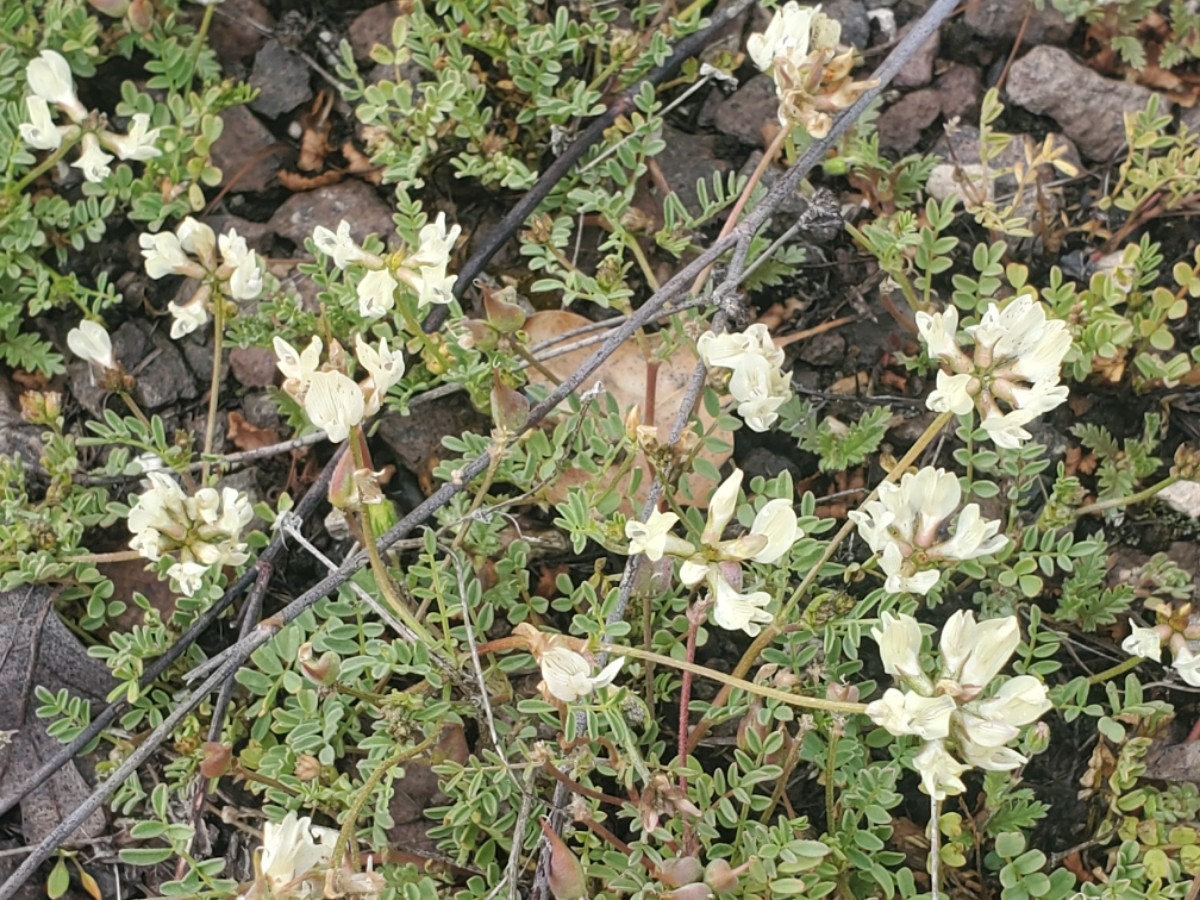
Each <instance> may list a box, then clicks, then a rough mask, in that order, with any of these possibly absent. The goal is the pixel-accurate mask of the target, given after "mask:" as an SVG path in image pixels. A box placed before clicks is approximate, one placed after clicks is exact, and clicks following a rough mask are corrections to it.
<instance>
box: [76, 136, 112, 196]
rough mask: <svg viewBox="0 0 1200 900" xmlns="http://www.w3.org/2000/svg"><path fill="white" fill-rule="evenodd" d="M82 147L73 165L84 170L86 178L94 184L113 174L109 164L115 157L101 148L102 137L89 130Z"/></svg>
mask: <svg viewBox="0 0 1200 900" xmlns="http://www.w3.org/2000/svg"><path fill="white" fill-rule="evenodd" d="M80 147H81V152H80V154H79V159H77V160H75V162H73V163H71V165H72V166H73V167H74V168H76V169H78V170H79V171H80V172H82V173H83V177H84V178H85V179H86V180H88V181H90V182H92V183H93V184H99V183H100V182H102V181H103V180H104V179H105V178H107V177H108V176H109V175H111V174H112V169H111V168H110V167H109V165H108V164H109V163H110V162H112V160H113V158H112V157H111V156H110V155H109V154H107V153H105V152H104V151H103V150H101V149H100V139H99V138H97V137H96V135H95V134H94V133H93V132H90V131H89V132H86V133H85V134H84V136H83V139H82V140H81V141H80Z"/></svg>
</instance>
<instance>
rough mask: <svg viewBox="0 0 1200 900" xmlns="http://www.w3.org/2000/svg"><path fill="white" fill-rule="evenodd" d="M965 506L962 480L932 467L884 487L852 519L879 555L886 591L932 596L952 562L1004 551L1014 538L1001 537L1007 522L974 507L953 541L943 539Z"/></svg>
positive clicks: (961, 516)
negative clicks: (944, 530)
mask: <svg viewBox="0 0 1200 900" xmlns="http://www.w3.org/2000/svg"><path fill="white" fill-rule="evenodd" d="M961 500H962V488H961V487H960V486H959V483H958V477H957V476H956V475H954V474H953V473H951V472H946V471H945V470H944V469H934V468H931V467H929V466H926V467H925V468H923V469H921V470H919V471H918V472H916V473H915V474H914V473H912V472H909V473H906V474H905V475H904V476H903V477H902V478H901V479H900V484H899V485H896V484H890V483H885V484H881V485H880V486H879V496H878V499H876V500H872V501H871V502H870V503H867V504H866V505H865V506H864V507H863V508H862V509H861V510H854V511H852V512H851V513H850V518H851V520H852V521H854V523H855V524H856V525H857V526H858V533H859V534H860V535H861V536H862V538H863V540H865V541H866V542H867V544H868V545H869V546H870V548H871V549H872V550H873V551H874V552H876V553H878V554H879V559H880V566H881V567H882V569H883V571H884V573H885V574H886V575H887V580H886V581H885V582H884V589H885V590H887V591H888V592H889V593H893V594H899V593H904V592H911V593H916V594H927V593H929V591H931V590H932V589H933V588H934V586H935V585H936V584H937V583H938V581H939V579H940V578H941V571H942V569H943V568H944V567H945V564H946V563H947V562H952V561H954V560H966V559H976V558H978V557H980V556H988V555H990V554H992V553H996V552H997V551H999V550H1002V549H1003V548H1004V546H1005V545H1006V544H1007V543H1008V538H1006V537H1005V536H1004V535H1001V534H999V531H1000V527H1001V522H999V521H998V520H993V521H984V520H983V518H982V516H981V515H980V512H979V506H978V505H977V504H974V503H970V504H967V506H965V507H963V509H962V512H960V513H959V516H958V520H957V522H956V523H955V526H954V530H953V532H952V533H951V534H950V537H949V538H948V539H945V540H941V539H940V537H941V532H942V526H943V524H944V523H945V522H946V521H947V520H948V519H949V518H950V516H951V515H952V514H953V513H954V511H955V510H956V509H957V508H958V504H959V502H960V501H961Z"/></svg>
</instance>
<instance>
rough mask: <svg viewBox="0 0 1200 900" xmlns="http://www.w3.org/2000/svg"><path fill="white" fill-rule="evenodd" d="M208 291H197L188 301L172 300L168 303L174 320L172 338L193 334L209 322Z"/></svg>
mask: <svg viewBox="0 0 1200 900" xmlns="http://www.w3.org/2000/svg"><path fill="white" fill-rule="evenodd" d="M206 299H207V292H206V291H205V292H201V291H197V292H196V294H195V295H194V296H193V297H192V299H191V300H189V301H188V302H187V303H176V302H175V301H174V300H172V301H171V302H170V303H168V304H167V311H168V312H170V313H171V315H172V316H173V317H174V320H173V321H172V322H171V339H172V340H179V338H181V337H183V336H184V335H185V334H191V333H192V332H193V331H195V330H196V329H197V328H203V327H204V326H205V325H207V324H208V318H209V316H208V304H207V303H205V300H206Z"/></svg>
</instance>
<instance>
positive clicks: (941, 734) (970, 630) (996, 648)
mask: <svg viewBox="0 0 1200 900" xmlns="http://www.w3.org/2000/svg"><path fill="white" fill-rule="evenodd" d="M871 636H872V637H873V638H875V641H876V643H877V644H879V654H880V658H881V660H882V661H883V668H884V671H886V672H887V673H888V674H889V675H891V676H892V677H893V678H895V679H896V680H897V681H899V682H900V684H901V685H903V687H904V688H905V689H904V690H899V689H897V688H888V690H887V691H886V692H885V693H884V695H883V697H882V698H881V699H879V700H876V701H874V702H873V703H870V704H868V705H867V715H868V716H870V718H871V720H872V721H873V722H875V724H877V725H880V726H882V727H883V728H886V729H887V730H888V731H889V732H890V733H892V734H894V735H906V734H911V735H916V736H917V737H920V738H921V739H922V740H923V741H924V742H925V743H924V745H923V746H922V747H921V749H920V751H919V752H918V753H917V755H916V757H915V758H914V759H913V765H914V766H915V768H916V769H917V772H918V773H919V774H920V776H921V786H922V789H923V790H924V791H925V792H926V793H927V794H929V795H930V796H932V797H933V798H935V799H937V800H944V799H945V798H946V796H947V795H948V794H961V793H962V792H963V791H964V790H966V787H965V786H964V785H963V782H962V777H961V776H962V774H963V773H964V772H965V771H967V770H968V769H970V768H972V767H976V768H980V769H987V770H989V771H993V772H1007V771H1009V770H1011V769H1015V768H1017V767H1018V766H1021V765H1024V764H1025V762H1026V759H1025V757H1024V756H1022V755H1021V754H1020V753H1017V752H1016V751H1015V750H1013V749H1012V748H1011V747H1009V746H1008V744H1010V743H1012V741H1014V740H1015V739H1016V738H1017V737H1018V736H1019V735H1020V729H1021V727H1022V726H1025V725H1029V724H1031V723H1032V722H1035V721H1036V720H1037V719H1038V718H1039V717H1040V716H1041V715H1042V713H1044V712H1046V711H1047V710H1049V709H1050V707H1051V704H1050V700H1049V699H1048V697H1047V694H1046V686H1045V685H1044V684H1042V683H1041V682H1040V681H1038V680H1037V679H1036V678H1034V677H1033V676H1032V675H1018V676H1017V677H1015V678H1010V679H1009V680H1008V681H1005V682H1004V683H1003V684H1001V685H1000V687H999V688H997V689H996V690H995V691H994V692H993V693H991V695H990V696H987V697H984V694H985V692H986V691H987V688H988V685H989V684H990V683H991V681H992V680H993V679H994V678H995V677H996V676H997V675H998V674H999V673H1000V670H1001V669H1002V668H1003V667H1004V664H1005V663H1007V662H1008V658H1009V657H1010V656H1012V654H1013V651H1015V650H1016V649H1017V645H1018V644H1019V643H1020V641H1021V635H1020V631H1019V630H1018V628H1017V620H1016V617H1015V616H1007V617H1005V618H1002V619H990V620H988V621H986V622H976V621H975V615H974V613H971V612H965V611H962V610H960V611H958V612H956V613H955V614H954V615H952V616H951V617H950V618H949V620H948V621H947V622H946V624H945V626H944V627H943V628H942V637H941V643H940V647H939V650H940V653H939V656H940V661H939V670H938V674H937V677H936V679H930V678H929V676H928V675H926V674H925V671H924V669H923V667H922V665H921V628H920V626H919V625H918V624H917V620H916V619H914V618H912V617H911V616H906V615H903V614H901V615H899V616H891V615H889V614H888V613H884V614H883V616H882V618H881V625H880V627H877V628H873V629H872V630H871ZM955 753H957V756H956V755H955ZM960 759H961V760H962V761H960Z"/></svg>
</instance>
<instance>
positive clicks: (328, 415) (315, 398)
mask: <svg viewBox="0 0 1200 900" xmlns="http://www.w3.org/2000/svg"><path fill="white" fill-rule="evenodd" d="M304 412H305V413H307V414H308V419H309V421H310V422H312V423H313V424H314V425H316V426H317V427H318V428H320V429H321V430H322V431H324V432H325V434H326V435H328V436H329V440H331V441H333V442H334V443H335V444H336V443H340V442H341V441H344V440H346V438H348V437H349V436H350V429H351V428H353V427H354V426H356V425H361V424H362V421H363V418H364V417H365V415H366V403H365V401H364V400H363V393H362V391H361V390H360V389H359V387H358V385H357V384H355V383H354V380H353V379H351V378H350V377H349V376H347V375H343V374H342V373H341V372H314V373H313V374H312V375H311V376H310V378H309V382H308V390H307V392H306V393H305V395H304Z"/></svg>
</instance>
